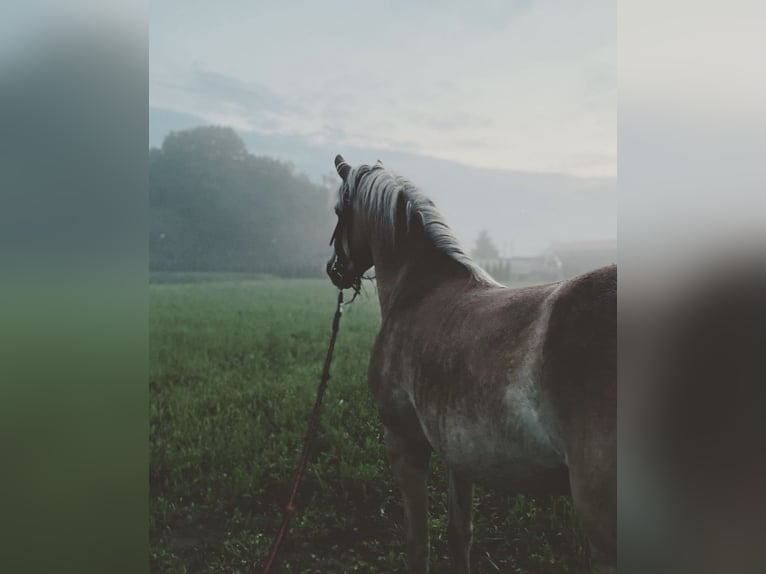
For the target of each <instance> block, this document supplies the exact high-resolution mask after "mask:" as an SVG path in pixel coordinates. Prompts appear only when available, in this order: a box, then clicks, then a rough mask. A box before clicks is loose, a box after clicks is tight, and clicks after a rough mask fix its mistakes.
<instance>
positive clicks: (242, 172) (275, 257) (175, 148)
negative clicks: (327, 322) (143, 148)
mask: <svg viewBox="0 0 766 574" xmlns="http://www.w3.org/2000/svg"><path fill="white" fill-rule="evenodd" d="M149 198H150V199H149V205H150V238H149V253H150V267H151V269H153V270H183V271H265V272H270V273H282V274H295V273H296V272H301V273H305V272H306V270H307V269H308V270H312V269H316V270H320V269H321V262H322V261H323V260H324V259H326V257H327V256H328V249H329V248H328V247H327V241H328V238H329V234H330V233H331V232H332V226H333V221H332V220H333V215H332V211H331V209H330V207H329V205H330V201H329V197H328V190H327V189H326V188H323V187H322V186H320V185H318V184H315V183H313V182H312V181H310V180H309V179H308V178H307V177H305V176H303V175H299V174H296V173H295V170H294V168H293V167H292V166H291V165H289V164H285V163H283V162H280V161H277V160H274V159H271V158H267V157H257V156H254V155H252V154H250V153H249V152H248V151H247V148H246V147H245V144H244V142H243V141H242V140H241V139H240V138H239V136H238V135H237V134H236V133H235V132H234V130H232V129H230V128H223V127H213V126H207V127H200V128H195V129H191V130H185V131H181V132H176V133H172V134H170V135H169V136H168V137H167V138H165V141H164V142H163V144H162V147H161V148H160V149H152V150H150V152H149ZM317 272H318V271H317Z"/></svg>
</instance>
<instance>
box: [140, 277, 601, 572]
mask: <svg viewBox="0 0 766 574" xmlns="http://www.w3.org/2000/svg"><path fill="white" fill-rule="evenodd" d="M368 291H371V289H370V288H369V287H368ZM335 293H336V292H335V291H334V289H333V288H332V287H331V286H330V285H329V284H328V282H326V281H322V280H279V279H269V278H261V279H253V278H248V279H237V278H234V277H231V276H225V277H224V278H223V280H218V281H214V280H210V281H205V282H190V283H184V282H176V281H166V282H163V283H161V284H153V285H151V286H150V297H151V318H150V320H151V327H150V348H151V365H150V368H151V375H150V388H151V404H150V425H151V428H150V442H151V444H150V447H151V467H150V486H151V501H150V504H151V510H150V536H151V570H152V572H173V573H184V572H211V573H212V572H227V573H231V572H254V571H255V572H257V571H259V570H258V568H257V566H258V565H260V564H261V563H262V562H263V560H264V559H265V557H266V554H267V552H268V549H269V546H270V544H271V539H272V537H273V535H274V534H275V533H276V531H277V529H278V527H279V525H280V522H281V518H282V508H283V506H284V503H285V501H286V500H287V496H288V488H289V484H290V482H291V480H292V477H293V474H294V472H295V465H296V463H297V461H298V458H299V455H300V449H301V446H302V445H301V436H302V435H303V433H304V432H305V430H306V425H307V421H308V415H309V413H310V410H311V407H312V404H313V401H314V395H315V392H316V386H317V384H318V382H319V376H320V373H321V370H322V363H323V360H324V354H325V352H326V346H327V344H328V342H329V337H330V324H331V320H332V315H333V313H334V305H335ZM379 324H380V315H379V311H378V306H377V300H376V299H375V296H374V293H372V292H371V293H370V295H369V297H364V295H362V296H360V298H359V299H358V300H357V301H356V302H355V303H354V304H353V305H352V306H351V307H349V308H348V311H347V313H346V314H345V315H344V318H343V321H342V323H341V329H340V334H339V336H338V342H337V346H336V352H335V358H334V360H333V365H332V369H331V372H332V378H331V379H330V385H329V388H328V390H327V394H326V395H325V399H324V406H323V412H322V421H321V425H320V432H319V437H318V442H317V447H316V449H315V452H314V454H313V456H312V459H311V462H310V463H309V466H308V468H307V472H306V476H305V478H304V481H303V483H302V485H301V489H300V491H299V495H298V511H297V513H296V515H295V517H294V518H293V521H292V524H291V527H290V531H289V533H288V536H287V538H286V540H285V543H284V545H283V549H282V552H281V554H280V567H279V568H278V571H279V572H296V573H306V574H308V573H314V572H316V573H320V572H321V573H339V574H340V573H345V572H359V573H379V572H404V571H405V565H406V562H405V557H404V553H403V546H402V540H403V530H402V525H403V517H402V508H401V502H400V499H399V495H398V492H397V490H396V487H395V485H394V482H393V477H392V476H391V473H390V471H389V469H388V465H387V463H386V461H385V456H384V452H383V446H382V441H381V425H380V423H379V420H378V416H377V413H376V411H375V408H374V406H373V404H372V400H371V397H370V395H369V393H368V391H367V385H366V369H367V360H368V357H369V351H370V348H371V346H372V342H373V340H374V337H375V334H376V332H377V329H378V327H379ZM429 488H430V499H431V507H430V508H431V554H432V558H431V562H432V571H433V572H437V573H438V572H443V571H445V570H446V569H447V568H448V566H449V564H450V563H451V561H450V559H449V556H448V549H447V542H446V500H447V499H446V471H445V469H444V467H443V466H442V465H441V464H440V462H439V461H438V460H436V459H435V460H434V464H433V470H432V476H431V481H430V485H429ZM475 507H476V520H475V532H474V537H475V544H474V560H475V571H476V572H477V573H484V572H487V573H489V572H518V573H530V574H544V573H547V572H588V571H589V568H588V552H587V551H586V546H587V545H586V543H585V538H584V536H583V534H582V532H581V531H580V529H579V528H578V526H577V521H576V518H575V517H574V515H573V512H572V507H571V503H570V501H569V500H568V499H564V498H559V499H553V500H551V501H548V502H542V501H540V502H536V501H534V500H531V499H528V498H525V497H523V496H512V495H509V494H498V493H495V492H491V491H485V490H482V489H477V496H476V498H475Z"/></svg>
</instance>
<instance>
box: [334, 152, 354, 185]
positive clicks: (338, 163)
mask: <svg viewBox="0 0 766 574" xmlns="http://www.w3.org/2000/svg"><path fill="white" fill-rule="evenodd" d="M335 169H336V171H337V172H338V175H339V176H340V178H341V179H342V180H343V181H346V178H347V177H348V173H349V172H350V171H351V166H350V165H348V164H347V163H346V160H345V159H343V156H342V155H340V154H338V155H336V156H335Z"/></svg>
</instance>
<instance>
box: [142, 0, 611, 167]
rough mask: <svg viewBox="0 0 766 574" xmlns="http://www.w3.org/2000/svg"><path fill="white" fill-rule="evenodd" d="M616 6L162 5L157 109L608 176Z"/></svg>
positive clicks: (154, 32) (155, 45)
mask: <svg viewBox="0 0 766 574" xmlns="http://www.w3.org/2000/svg"><path fill="white" fill-rule="evenodd" d="M614 4H615V3H614V2H608V1H602V0H588V1H582V2H577V1H572V0H540V1H529V0H497V1H495V0H490V1H484V2H468V1H466V0H463V1H460V2H457V1H455V2H453V1H442V2H439V3H433V2H419V3H416V2H407V1H399V0H394V1H391V2H343V1H338V0H325V1H323V2H316V1H300V0H290V1H289V2H288V1H270V0H258V1H257V2H254V1H252V0H246V1H238V0H232V1H228V2H209V1H196V0H194V1H193V0H183V1H179V0H163V1H157V0H155V1H154V2H152V3H151V8H150V105H151V106H152V107H153V108H154V109H161V110H165V111H168V112H176V113H181V114H186V115H190V116H194V117H196V118H200V119H201V120H203V121H206V122H210V123H216V124H223V125H229V126H232V127H234V128H235V129H238V130H239V131H241V132H243V133H248V132H249V133H253V134H258V135H260V136H271V135H273V136H279V137H290V138H297V139H299V140H300V141H302V142H305V143H306V144H308V145H321V146H326V145H328V144H331V145H333V146H336V147H337V149H339V150H342V149H344V147H354V148H366V149H380V150H396V151H399V152H407V153H413V154H418V155H424V156H430V157H435V158H440V159H447V160H451V161H457V162H460V163H462V164H465V165H468V166H473V167H485V168H494V169H503V170H515V171H530V172H554V173H561V174H569V175H579V176H614V175H616V170H617V162H616V155H617V145H616V115H617V100H616V96H617V93H616V92H617V90H616V77H615V76H616V74H615V71H616V65H615V59H616V42H615V38H616V18H615V6H614ZM437 7H438V8H437ZM373 159H374V158H373Z"/></svg>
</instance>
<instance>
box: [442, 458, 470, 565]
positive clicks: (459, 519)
mask: <svg viewBox="0 0 766 574" xmlns="http://www.w3.org/2000/svg"><path fill="white" fill-rule="evenodd" d="M472 534H473V483H471V482H468V481H466V480H463V479H462V478H460V477H458V476H457V475H456V474H455V473H454V472H453V471H452V470H450V471H449V523H448V525H447V540H448V541H449V547H450V551H451V552H452V556H453V559H454V560H455V572H459V573H460V574H471V542H472Z"/></svg>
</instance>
